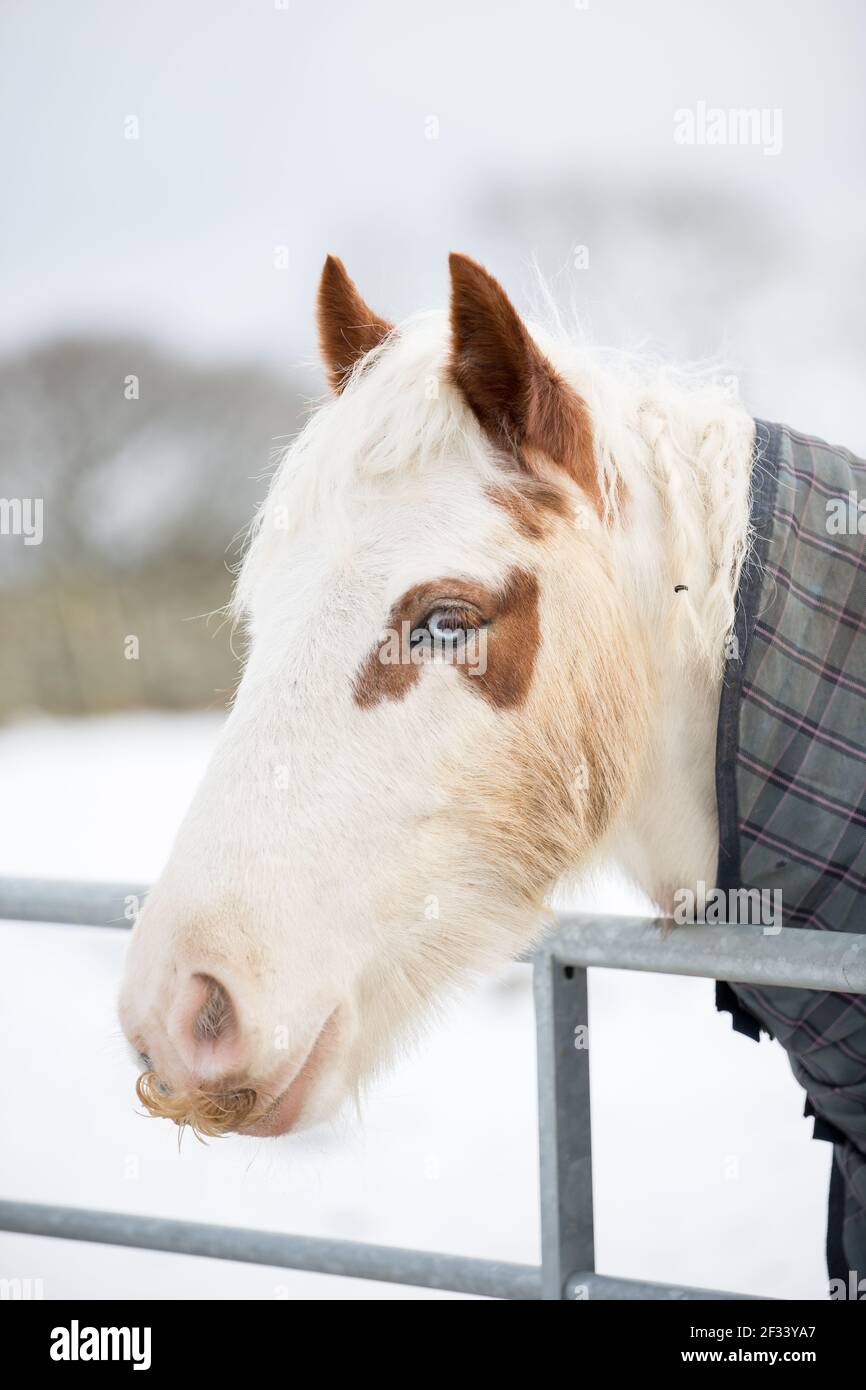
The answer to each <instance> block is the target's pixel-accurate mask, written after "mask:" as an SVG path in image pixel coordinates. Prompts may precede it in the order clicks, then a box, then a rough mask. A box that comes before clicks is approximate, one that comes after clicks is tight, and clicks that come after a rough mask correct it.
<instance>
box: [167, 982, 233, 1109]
mask: <svg viewBox="0 0 866 1390" xmlns="http://www.w3.org/2000/svg"><path fill="white" fill-rule="evenodd" d="M167 1032H168V1037H169V1040H170V1042H171V1043H172V1046H173V1047H174V1048H175V1050H176V1053H177V1056H178V1058H179V1059H180V1061H181V1062H182V1063H183V1065H184V1067H185V1068H186V1070H187V1072H188V1073H189V1074H190V1077H191V1078H192V1079H194V1080H195V1081H196V1083H199V1082H203V1081H205V1080H211V1079H213V1078H215V1077H220V1076H225V1075H227V1074H228V1073H233V1074H237V1073H240V1072H243V1071H244V1070H245V1068H246V1064H247V1062H248V1060H249V1058H248V1056H247V1053H248V1051H249V1047H250V1042H251V1039H250V1038H249V1037H248V1036H245V1030H244V1027H243V1023H242V1020H241V1017H240V1014H239V1012H238V1009H237V1007H236V1005H235V1003H234V1000H233V999H232V996H231V995H230V993H229V991H228V989H227V988H226V986H225V985H224V984H223V983H222V981H221V980H217V979H216V978H215V977H214V976H213V975H206V974H201V973H196V974H194V975H189V976H188V977H187V979H186V982H185V984H184V985H183V986H182V988H181V990H180V992H179V994H178V996H177V997H176V1000H175V1006H174V1008H173V1010H172V1011H171V1013H170V1016H169V1019H168V1026H167ZM157 1058H158V1054H157ZM157 1069H158V1068H157Z"/></svg>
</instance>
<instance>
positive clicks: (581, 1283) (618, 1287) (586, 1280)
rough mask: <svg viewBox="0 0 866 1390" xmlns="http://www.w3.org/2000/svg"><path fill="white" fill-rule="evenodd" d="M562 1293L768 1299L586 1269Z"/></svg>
mask: <svg viewBox="0 0 866 1390" xmlns="http://www.w3.org/2000/svg"><path fill="white" fill-rule="evenodd" d="M565 1297H566V1298H569V1299H573V1300H574V1301H575V1302H581V1301H583V1300H584V1299H586V1300H589V1301H590V1302H591V1301H592V1300H595V1301H596V1302H599V1301H601V1302H609V1301H612V1300H615V1301H617V1302H622V1301H623V1300H625V1301H627V1302H636V1301H638V1300H644V1299H654V1300H657V1301H663V1302H665V1303H668V1302H675V1301H677V1300H679V1299H689V1300H695V1299H697V1300H702V1301H703V1300H706V1301H709V1302H713V1303H715V1302H716V1301H717V1300H718V1299H723V1300H727V1299H736V1300H737V1301H740V1300H743V1301H745V1302H748V1303H752V1302H755V1303H762V1302H765V1301H769V1300H764V1299H761V1298H760V1297H758V1296H756V1295H755V1294H749V1293H722V1292H720V1291H719V1290H718V1289H695V1288H689V1286H688V1285H685V1284H648V1283H645V1282H644V1281H643V1280H641V1279H614V1278H612V1277H611V1276H610V1275H607V1274H595V1273H593V1272H592V1271H588V1272H587V1273H585V1274H572V1276H571V1278H570V1279H569V1280H568V1282H567V1284H566V1289H565Z"/></svg>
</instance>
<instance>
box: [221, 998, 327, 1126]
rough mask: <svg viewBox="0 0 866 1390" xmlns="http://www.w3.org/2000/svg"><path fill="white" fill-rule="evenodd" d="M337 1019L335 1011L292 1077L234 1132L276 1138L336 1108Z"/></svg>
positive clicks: (322, 1117)
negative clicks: (264, 1107) (254, 1116)
mask: <svg viewBox="0 0 866 1390" xmlns="http://www.w3.org/2000/svg"><path fill="white" fill-rule="evenodd" d="M339 1050H340V1021H339V1014H338V1010H337V1009H335V1010H334V1012H333V1013H332V1014H331V1015H330V1017H329V1018H328V1019H327V1021H326V1022H325V1024H324V1026H323V1027H322V1029H321V1031H320V1032H319V1034H318V1036H317V1037H316V1039H315V1041H314V1042H313V1044H312V1046H311V1048H310V1050H309V1052H308V1053H307V1056H306V1057H305V1059H304V1061H303V1062H302V1064H301V1066H300V1068H299V1069H298V1071H297V1072H296V1073H295V1075H294V1077H293V1078H292V1080H291V1081H290V1083H289V1084H288V1086H286V1087H285V1088H284V1089H283V1090H282V1091H281V1092H280V1093H279V1094H278V1095H277V1097H276V1098H275V1100H274V1101H273V1103H272V1104H271V1106H270V1108H269V1109H268V1110H266V1111H265V1113H264V1114H263V1115H260V1116H259V1117H258V1119H256V1120H254V1121H253V1122H252V1123H251V1124H249V1125H243V1126H242V1127H241V1129H240V1130H239V1131H238V1132H239V1133H241V1134H248V1135H251V1136H253V1137H254V1138H257V1139H278V1138H281V1137H282V1136H283V1135H285V1134H289V1133H290V1132H293V1133H297V1132H298V1131H299V1130H302V1129H310V1128H312V1126H313V1125H315V1124H318V1123H320V1122H321V1121H322V1120H325V1119H327V1117H328V1115H329V1114H330V1113H332V1112H333V1110H334V1109H335V1108H336V1107H335V1103H334V1092H335V1089H336V1082H337V1078H338V1074H339V1070H340V1068H339Z"/></svg>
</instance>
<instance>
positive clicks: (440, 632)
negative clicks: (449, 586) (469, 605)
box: [425, 608, 479, 642]
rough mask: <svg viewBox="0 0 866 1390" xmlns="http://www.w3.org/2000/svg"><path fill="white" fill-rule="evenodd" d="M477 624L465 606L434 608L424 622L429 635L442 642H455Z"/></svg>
mask: <svg viewBox="0 0 866 1390" xmlns="http://www.w3.org/2000/svg"><path fill="white" fill-rule="evenodd" d="M478 626H479V622H478V619H477V618H476V617H475V616H474V615H473V614H472V613H468V612H467V611H466V609H465V608H436V609H434V611H433V612H432V613H431V614H430V615H429V616H428V618H427V621H426V623H425V627H426V628H427V631H428V632H429V633H430V636H431V637H435V638H437V639H438V640H439V641H442V642H456V641H457V640H458V639H459V638H461V637H465V636H466V634H467V632H474V631H475V629H476V628H477V627H478Z"/></svg>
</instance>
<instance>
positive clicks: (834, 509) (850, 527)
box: [826, 488, 866, 536]
mask: <svg viewBox="0 0 866 1390" xmlns="http://www.w3.org/2000/svg"><path fill="white" fill-rule="evenodd" d="M826 525H827V535H828V536H866V497H858V496H857V493H856V492H855V491H854V489H853V488H852V489H851V491H850V492H849V493H848V495H847V497H830V498H828V499H827V523H826Z"/></svg>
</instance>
